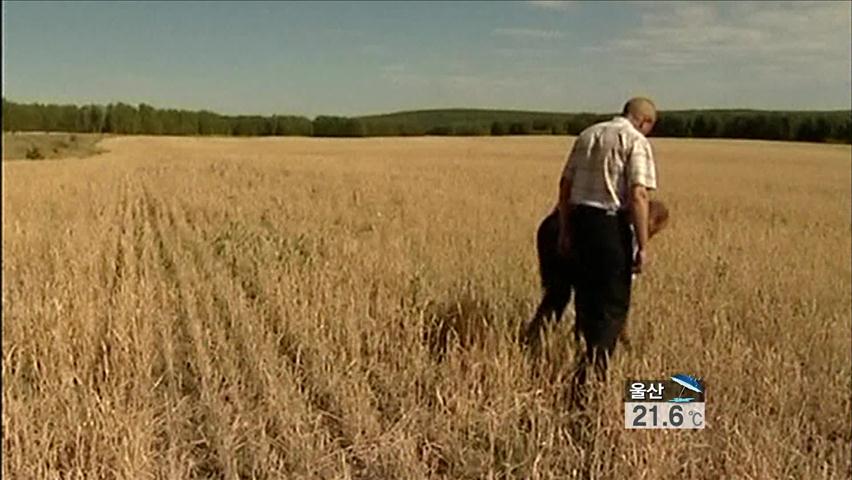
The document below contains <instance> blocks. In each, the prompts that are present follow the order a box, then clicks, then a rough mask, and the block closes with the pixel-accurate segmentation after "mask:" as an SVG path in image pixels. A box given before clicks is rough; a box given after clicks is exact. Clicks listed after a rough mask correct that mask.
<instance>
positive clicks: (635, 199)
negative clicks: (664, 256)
mask: <svg viewBox="0 0 852 480" xmlns="http://www.w3.org/2000/svg"><path fill="white" fill-rule="evenodd" d="M630 213H631V220H632V221H633V231H634V233H635V235H636V243H637V244H638V246H639V250H640V251H644V250H645V249H646V247H647V245H648V189H647V188H645V186H644V185H641V184H634V185H633V186H632V187H631V188H630Z"/></svg>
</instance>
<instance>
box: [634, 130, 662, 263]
mask: <svg viewBox="0 0 852 480" xmlns="http://www.w3.org/2000/svg"><path fill="white" fill-rule="evenodd" d="M628 181H629V182H630V183H629V184H630V216H631V220H632V223H633V234H634V235H635V236H636V244H637V247H638V249H639V250H638V251H637V252H636V256H635V258H634V259H633V271H634V272H635V273H640V272H641V271H642V270H643V268H644V267H645V265H646V264H647V261H648V237H649V235H648V220H649V216H650V215H649V207H648V204H649V200H648V190H655V189H656V188H657V173H656V168H655V166H654V155H653V153H652V152H651V144H650V143H648V141H647V140H645V139H643V141H641V142H639V143H638V144H636V145H634V148H633V151H632V153H631V156H630V174H629V177H628Z"/></svg>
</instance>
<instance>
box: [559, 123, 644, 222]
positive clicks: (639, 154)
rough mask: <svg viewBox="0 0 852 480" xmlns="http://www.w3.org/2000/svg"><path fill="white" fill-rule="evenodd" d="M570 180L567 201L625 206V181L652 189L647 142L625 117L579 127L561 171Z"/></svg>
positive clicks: (617, 208)
mask: <svg viewBox="0 0 852 480" xmlns="http://www.w3.org/2000/svg"><path fill="white" fill-rule="evenodd" d="M563 175H564V176H567V177H570V178H571V179H572V189H571V200H570V201H571V203H572V204H575V205H588V206H593V207H598V208H602V209H605V210H620V209H622V208H624V207H625V206H626V203H627V197H628V193H629V183H633V182H638V183H641V184H643V185H645V186H646V187H647V188H649V189H655V188H656V186H657V185H656V169H655V168H654V161H653V153H652V152H651V145H650V143H649V142H648V140H647V139H646V138H645V136H644V135H643V134H642V133H641V132H639V131H638V130H637V129H636V128H635V127H634V126H633V125H632V124H631V123H630V121H629V120H627V119H626V118H624V117H615V118H613V119H612V120H610V121H606V122H601V123H597V124H595V125H592V126H591V127H589V128H587V129H585V130H583V131H582V132H581V133H580V135H579V136H577V139H576V140H575V141H574V146H573V148H572V150H571V153H570V155H569V157H568V161H567V163H566V165H565V170H564V172H563Z"/></svg>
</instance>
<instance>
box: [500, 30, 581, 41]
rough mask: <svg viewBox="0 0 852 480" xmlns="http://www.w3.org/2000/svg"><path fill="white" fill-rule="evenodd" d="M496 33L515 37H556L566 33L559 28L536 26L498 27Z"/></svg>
mask: <svg viewBox="0 0 852 480" xmlns="http://www.w3.org/2000/svg"><path fill="white" fill-rule="evenodd" d="M493 33H494V35H501V36H507V37H515V38H535V39H555V38H562V37H564V36H565V35H564V34H563V33H562V32H559V31H557V30H538V29H534V28H497V29H495V30H494V32H493Z"/></svg>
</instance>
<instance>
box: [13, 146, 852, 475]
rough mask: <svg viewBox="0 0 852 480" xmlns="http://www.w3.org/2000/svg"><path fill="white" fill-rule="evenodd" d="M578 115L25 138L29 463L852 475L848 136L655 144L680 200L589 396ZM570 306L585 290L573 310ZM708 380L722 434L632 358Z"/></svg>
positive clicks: (20, 185) (110, 467)
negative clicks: (483, 122)
mask: <svg viewBox="0 0 852 480" xmlns="http://www.w3.org/2000/svg"><path fill="white" fill-rule="evenodd" d="M570 143H571V139H569V138H566V137H513V138H408V139H401V138H395V139H357V140H322V139H310V138H305V139H280V138H279V139H226V138H220V139H199V138H166V137H123V138H111V139H108V140H106V141H104V142H103V143H102V146H103V147H104V148H106V149H107V150H108V151H109V152H108V153H104V154H102V155H99V156H96V157H92V158H87V159H67V160H57V161H40V162H26V161H22V162H15V161H12V162H4V163H3V165H2V168H3V172H2V173H3V298H2V300H3V342H2V343H3V371H2V373H3V474H4V477H5V478H33V479H35V478H39V479H40V478H128V479H145V478H169V479H171V478H227V479H232V478H293V479H298V478H323V479H325V478H377V479H380V478H400V479H408V478H412V479H414V478H471V479H472V478H649V479H650V478H668V477H670V476H674V475H677V476H678V477H679V478H707V479H718V478H755V479H757V478H760V479H762V478H808V479H816V478H838V477H846V478H848V477H849V476H850V475H852V458H850V450H849V445H850V442H851V441H852V420H851V419H850V411H852V405H850V392H852V368H850V362H852V359H850V354H852V342H851V341H850V329H852V325H850V308H851V307H852V305H850V303H852V300H850V276H851V275H852V272H850V254H852V245H850V242H851V240H850V200H852V199H851V198H850V153H852V152H850V147H849V146H837V145H806V144H795V143H772V142H748V141H720V140H715V141H710V140H707V141H700V140H675V139H652V144H653V145H654V148H655V153H656V155H657V160H658V172H659V186H660V191H659V192H658V198H661V199H662V200H664V201H666V202H667V204H668V206H669V207H670V209H671V212H672V215H673V219H672V223H671V225H670V227H669V229H668V230H666V231H664V232H663V233H662V234H660V236H659V237H657V238H655V239H654V240H653V242H652V245H651V246H652V250H651V255H652V264H651V266H650V268H649V270H648V271H647V273H646V274H644V275H643V276H642V277H641V278H640V279H639V280H638V282H637V284H636V285H635V289H634V299H633V307H632V310H631V316H630V319H629V322H628V329H629V331H630V336H631V342H632V346H631V349H630V350H625V349H623V348H621V347H619V349H618V350H617V354H616V358H615V359H614V361H613V363H612V367H611V371H610V380H609V381H608V382H607V383H604V384H597V385H595V397H594V398H593V405H592V406H591V407H590V410H589V411H587V412H585V415H584V414H583V412H576V411H571V410H570V409H569V408H568V405H567V398H568V395H569V387H568V381H569V380H570V378H571V375H572V373H573V359H574V351H573V346H572V341H571V334H570V328H571V321H570V319H571V316H570V315H569V316H568V319H567V320H568V321H567V322H563V323H561V324H559V325H556V326H554V327H553V328H552V329H550V330H548V332H546V342H545V345H544V348H543V351H542V354H541V357H540V358H537V359H536V358H533V357H531V356H529V355H528V354H527V353H525V352H524V351H523V350H522V349H521V348H520V346H519V345H518V343H517V341H516V339H515V337H516V334H517V332H518V330H519V328H520V325H521V323H522V322H524V321H526V320H528V319H529V317H530V316H531V314H532V312H533V310H534V308H535V306H536V303H537V301H538V300H539V295H540V290H539V285H538V280H537V265H536V259H535V250H534V238H535V229H536V227H537V224H538V222H539V221H540V220H541V218H543V217H544V216H545V215H546V214H547V213H548V212H549V210H550V209H551V207H552V205H553V202H554V200H555V198H556V193H557V179H558V175H559V173H560V172H561V169H562V166H563V159H564V156H565V153H566V152H567V150H568V148H569V147H570ZM571 308H572V307H571ZM679 372H684V373H691V374H694V375H698V376H701V377H703V379H704V381H705V383H706V385H707V426H706V429H705V430H703V431H662V430H659V431H655V430H651V431H632V430H631V431H628V430H624V428H623V409H622V404H621V398H622V388H623V380H624V379H626V378H666V377H667V376H668V375H671V374H674V373H679Z"/></svg>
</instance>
